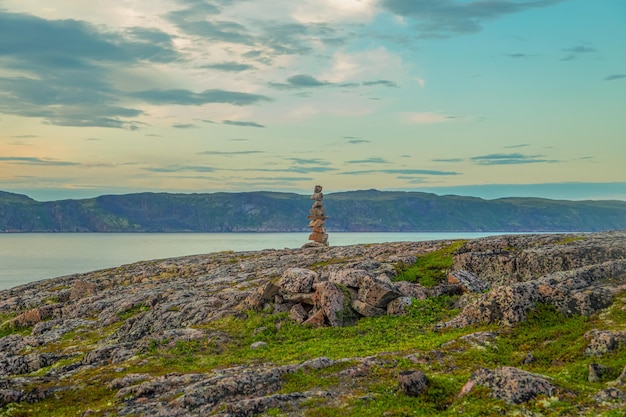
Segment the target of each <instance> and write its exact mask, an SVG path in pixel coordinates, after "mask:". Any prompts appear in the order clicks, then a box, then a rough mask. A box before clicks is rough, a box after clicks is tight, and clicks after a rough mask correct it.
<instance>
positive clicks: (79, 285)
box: [70, 281, 98, 300]
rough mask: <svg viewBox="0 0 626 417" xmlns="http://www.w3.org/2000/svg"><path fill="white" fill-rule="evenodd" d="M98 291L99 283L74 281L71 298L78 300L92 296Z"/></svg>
mask: <svg viewBox="0 0 626 417" xmlns="http://www.w3.org/2000/svg"><path fill="white" fill-rule="evenodd" d="M97 292H98V285H97V284H94V283H93V282H87V281H74V285H73V286H72V291H71V292H70V300H78V299H80V298H85V297H91V296H92V295H96V294H97Z"/></svg>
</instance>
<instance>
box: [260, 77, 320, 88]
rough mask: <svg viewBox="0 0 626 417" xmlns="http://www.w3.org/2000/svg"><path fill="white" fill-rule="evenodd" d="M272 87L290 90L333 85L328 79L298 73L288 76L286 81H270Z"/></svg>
mask: <svg viewBox="0 0 626 417" xmlns="http://www.w3.org/2000/svg"><path fill="white" fill-rule="evenodd" d="M269 85H270V87H273V88H276V89H279V90H290V89H296V88H316V87H327V86H329V85H332V83H329V82H327V81H320V80H318V79H317V78H315V77H313V76H311V75H307V74H297V75H292V76H291V77H289V78H287V82H286V83H272V82H270V83H269Z"/></svg>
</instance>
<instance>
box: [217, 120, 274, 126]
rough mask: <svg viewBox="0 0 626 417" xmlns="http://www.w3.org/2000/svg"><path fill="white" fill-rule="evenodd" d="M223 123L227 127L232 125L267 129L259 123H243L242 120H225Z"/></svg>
mask: <svg viewBox="0 0 626 417" xmlns="http://www.w3.org/2000/svg"><path fill="white" fill-rule="evenodd" d="M222 123H223V124H225V125H231V126H243V127H265V125H262V124H260V123H257V122H244V121H241V120H223V121H222Z"/></svg>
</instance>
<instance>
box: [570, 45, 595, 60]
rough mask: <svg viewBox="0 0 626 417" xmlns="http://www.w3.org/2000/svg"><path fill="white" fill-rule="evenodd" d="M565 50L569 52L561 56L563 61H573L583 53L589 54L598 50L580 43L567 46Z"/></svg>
mask: <svg viewBox="0 0 626 417" xmlns="http://www.w3.org/2000/svg"><path fill="white" fill-rule="evenodd" d="M563 51H564V52H567V53H568V55H566V56H565V57H563V58H561V61H573V60H574V59H576V58H578V57H579V56H580V55H582V54H589V53H592V52H597V50H596V49H595V48H592V47H590V46H584V45H578V46H574V47H572V48H565V49H563Z"/></svg>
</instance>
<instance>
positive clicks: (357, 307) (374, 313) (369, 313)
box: [351, 300, 387, 317]
mask: <svg viewBox="0 0 626 417" xmlns="http://www.w3.org/2000/svg"><path fill="white" fill-rule="evenodd" d="M351 306H352V309H353V310H354V311H356V312H357V313H359V314H360V315H362V316H365V317H378V316H384V315H385V314H387V311H386V310H384V309H382V308H377V307H373V306H371V305H369V304H367V303H364V302H363V301H359V300H352V304H351Z"/></svg>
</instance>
